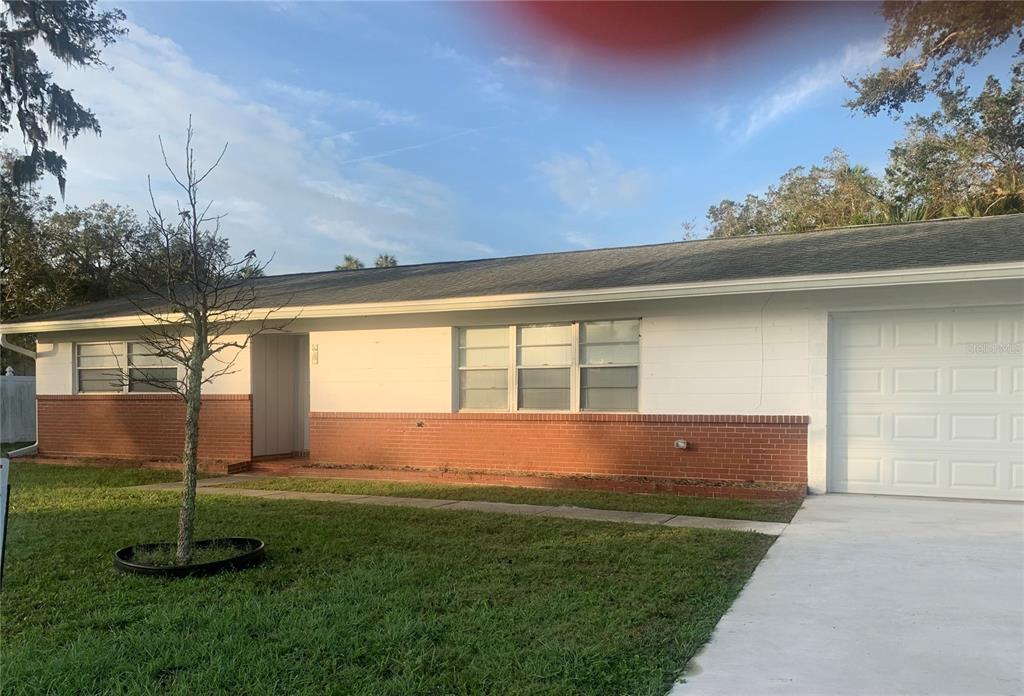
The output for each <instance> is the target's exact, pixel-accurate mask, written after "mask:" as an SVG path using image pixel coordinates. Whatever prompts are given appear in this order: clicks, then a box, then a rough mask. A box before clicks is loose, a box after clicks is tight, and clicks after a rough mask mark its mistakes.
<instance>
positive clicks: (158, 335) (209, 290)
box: [121, 118, 288, 565]
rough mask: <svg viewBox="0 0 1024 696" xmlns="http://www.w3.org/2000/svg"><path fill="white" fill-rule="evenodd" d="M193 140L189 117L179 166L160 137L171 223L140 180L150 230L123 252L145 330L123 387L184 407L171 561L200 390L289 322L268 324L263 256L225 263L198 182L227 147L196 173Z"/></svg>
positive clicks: (192, 475) (270, 311)
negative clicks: (170, 191)
mask: <svg viewBox="0 0 1024 696" xmlns="http://www.w3.org/2000/svg"><path fill="white" fill-rule="evenodd" d="M193 136H194V131H193V128H192V120H191V118H190V119H189V124H188V129H187V130H186V133H185V161H184V165H183V168H182V169H180V170H176V169H175V168H174V167H172V166H171V164H170V162H169V160H168V157H167V152H166V150H165V148H164V143H163V139H162V138H161V139H160V152H161V154H162V155H163V161H164V166H165V168H166V169H167V171H168V173H169V174H170V176H171V178H172V179H173V181H174V184H175V185H176V186H177V189H179V190H180V191H179V193H180V194H181V195H182V198H181V199H179V200H178V201H177V203H176V208H177V210H176V211H175V214H174V217H173V218H170V217H167V216H165V215H164V214H163V213H162V212H161V210H160V207H159V206H158V205H157V202H156V196H155V195H154V193H153V184H152V180H151V179H150V180H149V195H150V201H151V204H152V212H150V214H149V226H150V230H149V234H148V235H147V238H146V240H145V241H144V242H142V243H140V244H138V245H135V246H134V247H133V248H132V249H130V250H129V254H130V257H129V258H130V259H131V264H130V265H131V271H130V272H131V275H132V276H133V279H134V281H135V282H136V283H137V284H138V285H139V287H140V288H141V290H142V291H141V292H140V293H139V295H138V296H136V297H134V298H133V299H132V303H133V304H134V305H135V308H136V309H137V311H138V312H139V314H140V317H141V319H142V323H143V326H144V329H143V333H142V335H141V336H140V337H139V340H138V343H137V344H135V343H133V344H132V346H133V349H134V350H135V353H133V354H130V355H128V356H127V357H126V359H127V365H126V366H125V369H124V370H122V371H121V375H122V379H124V380H126V381H127V383H128V385H129V391H133V390H142V391H169V392H174V393H176V394H177V395H178V396H179V397H181V399H182V401H183V402H184V405H185V441H184V445H183V448H182V453H181V467H182V493H181V507H180V509H179V514H178V538H177V548H176V554H175V561H176V563H177V564H179V565H187V564H189V563H190V562H191V560H192V548H193V539H194V530H195V521H196V475H197V467H198V455H199V437H200V432H199V414H200V410H201V408H202V390H203V385H205V384H209V383H210V382H212V381H213V380H216V379H218V378H220V377H223V376H224V375H227V374H230V373H232V372H235V371H236V369H235V361H236V359H237V357H238V355H239V353H240V352H242V351H244V350H245V349H246V348H247V347H248V346H249V343H250V342H251V341H252V339H253V338H254V337H255V336H257V335H259V334H261V333H264V332H267V331H281V330H284V329H285V328H286V326H287V323H288V322H286V321H279V322H272V317H273V316H274V314H275V312H277V311H279V310H280V309H282V308H283V307H284V305H286V304H287V302H282V303H277V304H274V305H273V306H267V304H266V302H265V301H262V300H263V298H261V296H260V293H259V292H258V290H259V285H260V280H259V278H260V277H261V276H262V275H263V271H264V269H265V268H266V265H267V263H268V262H269V260H268V261H265V262H261V261H259V260H258V259H257V257H256V252H255V250H253V251H250V252H249V253H248V254H246V255H245V256H244V257H243V258H241V259H235V258H232V256H231V254H230V253H229V250H228V244H227V240H226V239H225V238H224V237H222V236H221V232H220V226H221V221H222V219H223V218H224V215H222V214H219V215H217V214H213V213H211V208H212V206H213V201H212V200H210V201H206V202H204V201H203V200H202V199H201V197H200V186H201V185H202V184H203V182H205V181H206V179H207V177H209V176H210V175H211V174H212V173H213V171H214V170H215V169H216V168H217V166H218V165H219V164H220V162H221V160H222V159H223V157H224V154H225V152H226V151H227V145H226V144H225V145H224V148H223V149H221V151H220V154H219V155H218V156H217V157H216V159H215V160H214V161H213V163H212V164H210V165H209V166H206V167H201V166H200V165H199V164H198V162H197V160H196V154H195V149H194V147H193ZM154 248H155V249H156V253H154Z"/></svg>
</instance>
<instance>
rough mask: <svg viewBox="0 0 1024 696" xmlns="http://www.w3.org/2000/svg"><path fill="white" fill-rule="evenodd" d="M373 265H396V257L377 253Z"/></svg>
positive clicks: (379, 266)
mask: <svg viewBox="0 0 1024 696" xmlns="http://www.w3.org/2000/svg"><path fill="white" fill-rule="evenodd" d="M373 265H374V266H375V267H377V268H391V267H392V266H397V265H398V259H396V258H395V257H394V256H392V255H391V254H379V255H378V256H377V260H376V261H374V262H373Z"/></svg>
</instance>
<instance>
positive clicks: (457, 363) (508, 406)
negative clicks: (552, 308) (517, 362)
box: [452, 324, 516, 413]
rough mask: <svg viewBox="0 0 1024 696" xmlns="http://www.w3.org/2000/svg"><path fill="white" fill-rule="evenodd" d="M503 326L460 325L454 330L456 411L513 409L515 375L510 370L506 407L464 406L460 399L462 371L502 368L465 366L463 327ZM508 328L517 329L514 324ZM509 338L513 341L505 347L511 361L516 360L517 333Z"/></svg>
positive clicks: (497, 368)
mask: <svg viewBox="0 0 1024 696" xmlns="http://www.w3.org/2000/svg"><path fill="white" fill-rule="evenodd" d="M502 328H505V327H504V325H502V324H498V325H482V326H459V327H456V329H455V331H454V334H453V336H452V339H453V341H452V347H453V349H454V353H455V355H454V358H455V361H454V362H455V389H454V390H453V399H454V402H455V410H456V411H460V412H462V413H507V412H508V411H509V410H510V409H511V405H512V403H513V401H514V399H513V391H512V390H513V377H514V376H515V375H514V373H513V372H509V374H508V375H507V376H506V380H505V383H506V385H507V386H506V388H505V408H463V407H462V404H461V403H459V399H460V398H461V397H462V373H463V372H473V371H490V372H494V371H496V370H500V369H501V368H500V367H465V366H463V365H462V364H461V362H462V361H461V360H460V358H461V355H460V344H459V338H460V334H461V333H462V330H463V329H502ZM508 328H510V329H513V330H514V329H515V327H514V326H511V327H508ZM509 340H510V341H511V343H506V345H505V349H506V351H508V353H509V355H510V358H509V361H510V362H511V361H514V357H511V354H512V353H513V352H514V351H515V349H516V344H515V334H514V333H512V334H510V336H509ZM506 370H508V368H507V367H506Z"/></svg>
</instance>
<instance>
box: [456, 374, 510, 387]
mask: <svg viewBox="0 0 1024 696" xmlns="http://www.w3.org/2000/svg"><path fill="white" fill-rule="evenodd" d="M459 375H460V377H461V378H462V388H463V389H508V370H463V371H462V372H460V373H459Z"/></svg>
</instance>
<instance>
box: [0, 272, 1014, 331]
mask: <svg viewBox="0 0 1024 696" xmlns="http://www.w3.org/2000/svg"><path fill="white" fill-rule="evenodd" d="M1014 279H1024V264H1021V263H1018V262H1014V263H1004V264H984V265H981V264H975V265H966V266H942V267H939V268H923V269H901V270H896V271H871V272H866V273H836V274H829V275H811V276H785V277H775V278H756V279H745V280H727V281H711V282H703V283H674V284H664V285H638V286H627V287H619V288H604V289H598V290H563V291H555V292H538V293H519V294H514V295H484V296H478V297H454V298H446V299H437V300H413V301H408V302H364V303H358V304H339V305H309V306H303V305H295V306H290V307H282V308H280V309H277V310H274V311H272V312H271V313H270V315H269V317H268V316H267V314H264V312H266V309H263V310H253V312H252V314H253V315H254V319H255V318H258V319H260V320H262V319H264V318H265V317H266V318H269V319H298V318H301V319H327V318H336V317H353V316H359V317H366V316H379V315H393V314H424V313H431V312H468V311H474V310H484V309H515V308H529V307H547V306H557V305H574V304H595V303H602V302H635V301H640V300H666V299H677V298H685V297H708V296H715V295H743V294H755V293H764V292H794V291H800V290H805V291H806V290H836V289H843V288H867V287H885V286H890V287H892V286H900V285H920V284H924V283H954V282H966V281H977V280H1014ZM167 320H170V321H173V320H175V317H173V316H168V317H167ZM152 323H155V322H154V320H153V319H151V318H149V317H145V316H139V315H125V316H120V317H104V318H98V319H70V320H57V321H36V322H28V323H22V324H12V325H9V326H3V325H0V333H3V334H25V333H52V332H56V331H81V330H86V329H105V328H126V327H132V326H145V325H147V324H152Z"/></svg>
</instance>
